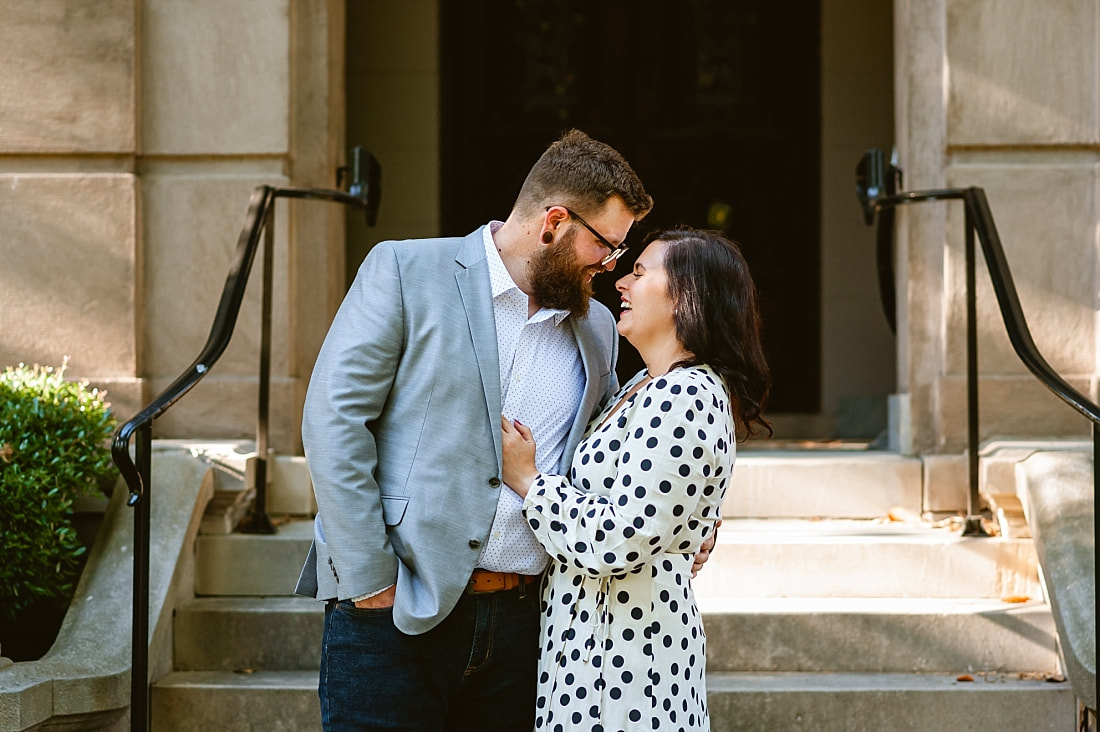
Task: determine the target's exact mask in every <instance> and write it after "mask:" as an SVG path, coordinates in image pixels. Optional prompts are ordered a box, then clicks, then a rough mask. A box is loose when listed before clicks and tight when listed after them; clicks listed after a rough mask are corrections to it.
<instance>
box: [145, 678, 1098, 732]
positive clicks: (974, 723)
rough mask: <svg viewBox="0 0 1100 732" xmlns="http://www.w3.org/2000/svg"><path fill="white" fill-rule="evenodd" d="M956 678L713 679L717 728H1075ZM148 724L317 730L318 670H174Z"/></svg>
mask: <svg viewBox="0 0 1100 732" xmlns="http://www.w3.org/2000/svg"><path fill="white" fill-rule="evenodd" d="M973 679H974V680H973V681H970V682H965V681H959V680H958V677H957V676H956V675H954V674H802V673H790V674H766V673H708V674H707V698H708V702H709V706H710V710H711V728H712V729H713V730H715V732H720V731H724V730H730V731H731V732H732V731H733V730H737V732H753V731H757V730H758V731H759V732H774V731H775V730H797V729H805V730H815V732H834V731H835V732H851V731H852V730H887V729H888V730H920V731H922V732H923V731H924V730H934V729H952V730H1028V731H1029V732H1039V731H1041V730H1059V731H1064V730H1071V729H1075V727H1074V722H1075V718H1076V711H1077V705H1076V701H1075V699H1074V697H1073V691H1072V689H1071V687H1070V685H1069V683H1068V682H1064V681H1063V682H1060V683H1050V682H1047V681H1044V680H1042V679H1041V678H1040V677H1034V678H1032V677H1025V678H1020V677H1019V676H1018V675H1014V674H1008V675H986V676H982V675H975V676H973ZM152 722H153V724H152V727H153V729H156V730H158V731H159V732H171V731H173V730H195V729H264V730H275V731H276V732H279V731H281V730H288V731H289V730H319V729H320V706H319V703H318V699H317V674H316V672H312V671H267V672H265V671H258V672H256V673H251V674H241V673H234V672H231V671H189V672H175V673H172V674H169V675H168V676H166V677H165V678H164V679H162V680H160V681H158V682H157V683H156V684H154V685H153V689H152Z"/></svg>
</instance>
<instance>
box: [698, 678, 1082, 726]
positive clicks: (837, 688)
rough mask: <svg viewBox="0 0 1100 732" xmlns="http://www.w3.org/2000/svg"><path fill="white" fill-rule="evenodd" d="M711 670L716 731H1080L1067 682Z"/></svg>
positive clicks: (709, 683)
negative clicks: (719, 671) (960, 679)
mask: <svg viewBox="0 0 1100 732" xmlns="http://www.w3.org/2000/svg"><path fill="white" fill-rule="evenodd" d="M973 678H974V680H973V681H959V680H958V676H957V675H954V674H800V673H793V674H764V673H709V674H707V701H708V703H709V706H710V715H711V729H712V730H714V732H726V731H727V730H728V731H729V732H734V731H735V730H736V732H775V731H776V730H813V731H814V732H853V731H854V730H858V731H860V732H862V731H863V730H867V731H870V730H875V731H876V732H877V731H878V730H891V732H894V731H896V730H914V731H915V732H927V731H928V730H1021V731H1023V730H1027V732H1041V731H1042V730H1051V732H1054V731H1055V730H1058V731H1060V732H1066V730H1074V729H1077V728H1076V726H1075V724H1076V716H1077V702H1076V700H1075V699H1074V697H1073V690H1072V688H1071V687H1070V684H1069V682H1068V681H1062V682H1060V683H1050V682H1047V681H1045V680H1043V679H1042V678H1039V677H1025V678H1020V677H1019V676H1018V675H1016V674H1007V675H987V676H980V675H974V676H973Z"/></svg>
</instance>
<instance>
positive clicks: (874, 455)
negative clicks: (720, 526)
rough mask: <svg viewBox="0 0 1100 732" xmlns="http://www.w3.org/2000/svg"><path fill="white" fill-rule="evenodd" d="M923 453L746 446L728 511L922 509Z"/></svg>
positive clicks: (865, 513) (832, 513)
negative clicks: (750, 449)
mask: <svg viewBox="0 0 1100 732" xmlns="http://www.w3.org/2000/svg"><path fill="white" fill-rule="evenodd" d="M921 485H922V464H921V460H920V458H915V457H904V456H901V455H898V454H896V453H888V452H852V451H832V452H828V451H820V452H814V451H785V450H761V451H748V450H746V451H744V452H741V453H740V454H738V456H737V464H736V466H735V467H734V470H733V478H732V479H731V483H730V487H729V489H728V491H727V494H726V495H727V498H726V501H725V504H724V505H723V515H725V516H729V517H731V518H732V517H739V518H754V517H756V518H759V517H768V518H812V517H822V518H874V517H876V516H885V515H886V513H887V512H888V511H890V510H891V509H892V508H896V507H902V508H904V509H907V510H910V511H914V512H916V513H920V511H921Z"/></svg>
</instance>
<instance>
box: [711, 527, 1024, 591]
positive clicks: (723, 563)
mask: <svg viewBox="0 0 1100 732" xmlns="http://www.w3.org/2000/svg"><path fill="white" fill-rule="evenodd" d="M694 586H695V591H696V594H697V595H699V596H704V597H883V598H886V597H940V598H995V599H1008V598H1016V599H1019V598H1028V599H1038V598H1041V597H1042V590H1041V587H1040V584H1039V577H1038V562H1037V559H1036V555H1035V546H1034V544H1033V543H1032V542H1031V541H1030V540H1028V539H1005V538H1000V537H993V538H971V537H962V536H959V534H958V532H957V531H952V530H949V529H944V528H929V527H926V526H924V525H920V524H905V523H896V522H885V523H884V522H881V521H852V520H827V521H800V520H783V519H735V520H727V521H726V522H725V523H724V524H723V525H722V527H721V529H720V530H719V532H718V546H717V548H716V550H715V551H714V552H713V553H712V554H711V559H710V561H709V562H708V563H707V565H706V567H705V568H704V569H703V571H702V572H700V573H699V576H698V577H696V579H695V582H694Z"/></svg>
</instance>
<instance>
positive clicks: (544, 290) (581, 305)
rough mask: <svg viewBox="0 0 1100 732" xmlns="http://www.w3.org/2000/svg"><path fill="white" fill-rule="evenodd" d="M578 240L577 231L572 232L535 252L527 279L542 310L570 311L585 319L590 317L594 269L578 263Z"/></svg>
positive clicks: (563, 234) (528, 267) (528, 264)
mask: <svg viewBox="0 0 1100 732" xmlns="http://www.w3.org/2000/svg"><path fill="white" fill-rule="evenodd" d="M576 238H577V232H576V230H575V229H569V230H568V231H565V232H564V233H562V235H561V236H560V237H558V240H557V241H556V242H554V243H553V244H550V245H548V246H545V247H542V248H540V249H539V250H538V251H537V252H535V256H533V257H532V258H531V261H529V262H528V263H527V278H528V280H529V281H530V283H531V296H532V297H533V298H534V299H535V302H537V303H538V304H539V306H540V307H544V308H550V309H552V310H568V311H569V312H570V313H571V314H572V315H575V316H576V317H578V318H583V317H585V316H587V315H588V301H589V298H591V297H592V294H593V293H592V283H591V282H590V281H589V280H588V270H589V269H590V268H589V267H584V266H582V265H580V264H578V263H577V252H576V251H575V250H574V249H573V240H574V239H576Z"/></svg>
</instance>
